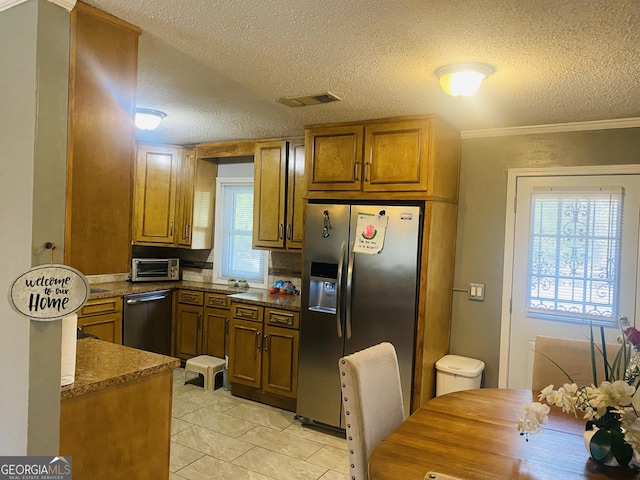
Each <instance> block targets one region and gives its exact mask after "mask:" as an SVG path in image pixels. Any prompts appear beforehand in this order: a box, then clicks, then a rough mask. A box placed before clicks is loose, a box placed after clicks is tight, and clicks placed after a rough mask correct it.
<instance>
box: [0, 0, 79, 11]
mask: <svg viewBox="0 0 640 480" xmlns="http://www.w3.org/2000/svg"><path fill="white" fill-rule="evenodd" d="M26 1H28V0H0V12H2V11H3V10H8V9H10V8H11V7H15V6H16V5H20V4H21V3H24V2H26ZM48 1H49V2H51V3H55V4H56V5H59V6H61V7H62V8H65V9H67V10H69V11H71V10H72V9H73V7H75V5H76V1H77V0H48Z"/></svg>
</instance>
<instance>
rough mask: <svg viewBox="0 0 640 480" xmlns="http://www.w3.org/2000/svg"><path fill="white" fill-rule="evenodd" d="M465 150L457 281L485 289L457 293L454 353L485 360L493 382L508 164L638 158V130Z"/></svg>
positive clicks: (505, 140) (474, 142)
mask: <svg viewBox="0 0 640 480" xmlns="http://www.w3.org/2000/svg"><path fill="white" fill-rule="evenodd" d="M461 155H462V158H461V162H462V165H461V172H460V199H459V205H458V207H459V208H458V235H457V244H456V266H455V278H454V287H456V288H464V289H466V288H468V286H469V283H472V282H473V283H484V284H485V285H486V289H485V300H484V302H477V301H471V300H468V298H467V294H466V293H463V292H454V297H453V318H452V325H451V342H450V352H451V353H453V354H457V355H464V356H468V357H473V358H479V359H480V360H483V361H484V362H485V363H486V369H485V384H484V385H485V386H487V387H495V386H497V384H498V366H499V355H500V314H501V305H502V303H501V302H502V269H503V255H504V229H505V215H506V195H507V172H508V169H510V168H533V167H558V166H566V167H568V166H578V165H622V164H629V163H640V129H639V128H628V129H617V130H596V131H584V132H566V133H550V134H538V135H516V136H504V137H492V138H476V139H464V140H463V141H462V153H461Z"/></svg>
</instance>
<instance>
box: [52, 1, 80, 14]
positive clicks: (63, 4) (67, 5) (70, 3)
mask: <svg viewBox="0 0 640 480" xmlns="http://www.w3.org/2000/svg"><path fill="white" fill-rule="evenodd" d="M49 1H50V2H51V3H55V4H56V5H60V6H61V7H62V8H65V9H67V10H69V11H71V10H73V7H75V6H76V2H77V0H49Z"/></svg>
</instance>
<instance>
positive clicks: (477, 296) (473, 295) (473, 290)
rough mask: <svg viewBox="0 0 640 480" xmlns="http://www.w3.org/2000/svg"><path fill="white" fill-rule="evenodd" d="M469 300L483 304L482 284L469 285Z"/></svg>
mask: <svg viewBox="0 0 640 480" xmlns="http://www.w3.org/2000/svg"><path fill="white" fill-rule="evenodd" d="M469 300H476V301H479V302H484V283H470V284H469Z"/></svg>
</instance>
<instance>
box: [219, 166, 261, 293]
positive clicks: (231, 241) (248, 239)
mask: <svg viewBox="0 0 640 480" xmlns="http://www.w3.org/2000/svg"><path fill="white" fill-rule="evenodd" d="M218 193H219V195H220V196H219V197H218V198H219V199H218V200H217V201H218V202H221V204H220V205H218V206H217V209H216V211H217V213H216V216H217V217H218V218H219V222H217V223H218V226H217V228H219V232H218V235H217V238H218V241H217V242H216V243H217V245H216V249H217V250H218V252H217V255H216V257H217V262H216V263H217V264H218V267H217V269H216V270H217V278H218V280H227V279H230V278H234V279H236V280H239V279H243V280H246V281H247V282H249V284H250V285H253V286H264V285H265V282H266V280H265V277H266V268H267V267H266V261H265V252H264V251H262V250H253V248H252V229H253V182H252V181H251V180H250V179H246V178H243V179H242V180H241V181H238V180H236V181H233V180H231V179H222V180H221V179H218Z"/></svg>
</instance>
